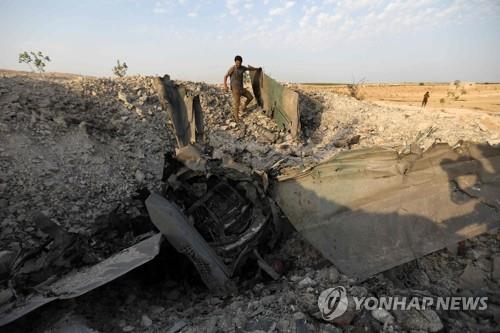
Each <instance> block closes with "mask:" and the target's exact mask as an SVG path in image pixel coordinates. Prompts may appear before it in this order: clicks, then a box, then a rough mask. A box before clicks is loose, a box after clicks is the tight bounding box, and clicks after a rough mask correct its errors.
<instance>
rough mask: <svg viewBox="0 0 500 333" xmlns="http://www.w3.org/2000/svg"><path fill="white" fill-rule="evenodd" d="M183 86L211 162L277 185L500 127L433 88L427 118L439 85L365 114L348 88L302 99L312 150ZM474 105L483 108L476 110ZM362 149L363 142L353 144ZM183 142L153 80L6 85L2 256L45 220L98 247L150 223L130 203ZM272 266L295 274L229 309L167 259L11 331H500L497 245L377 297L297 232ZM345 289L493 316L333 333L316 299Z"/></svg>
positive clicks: (485, 243)
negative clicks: (103, 227) (287, 172)
mask: <svg viewBox="0 0 500 333" xmlns="http://www.w3.org/2000/svg"><path fill="white" fill-rule="evenodd" d="M182 83H184V84H185V85H186V86H187V88H188V89H189V90H190V91H192V92H194V93H197V94H199V95H200V97H201V103H202V107H203V110H204V112H205V125H206V129H207V134H206V138H205V140H206V142H207V143H208V144H209V145H211V146H213V148H214V151H213V156H214V157H221V158H224V157H225V156H226V157H227V156H230V157H231V158H233V159H235V160H237V161H240V162H243V163H245V164H247V165H249V166H251V167H252V168H254V169H259V170H266V171H268V172H269V173H270V174H277V173H279V172H280V169H281V168H283V167H286V166H289V167H298V168H302V167H305V166H307V165H311V164H314V163H317V162H318V161H321V160H323V159H325V158H328V157H330V156H332V155H335V154H337V153H338V152H339V151H342V150H346V149H353V148H356V147H372V146H388V147H393V148H396V149H399V148H398V147H404V146H405V145H408V144H409V143H411V142H414V141H417V143H418V144H419V145H421V146H422V147H423V148H426V147H428V146H430V145H431V144H432V143H433V142H436V141H441V142H449V143H450V144H453V143H455V142H457V141H459V140H468V141H475V142H486V141H488V142H491V143H498V142H499V140H500V130H499V128H500V118H499V117H500V115H499V114H497V113H495V112H489V111H495V110H494V109H491V110H489V109H486V111H484V110H474V109H473V107H472V108H467V110H465V109H460V110H459V109H458V108H457V107H456V105H455V104H453V103H459V102H460V98H462V97H459V100H458V101H453V102H450V105H453V106H452V107H450V108H441V107H439V106H438V107H435V104H434V102H435V98H436V97H437V96H434V94H438V90H435V91H434V90H430V88H429V90H430V93H431V100H430V101H431V102H430V104H429V108H427V109H426V110H425V111H422V110H421V109H420V107H418V106H417V104H418V103H417V102H419V97H418V93H417V92H418V89H420V88H422V89H427V87H426V86H424V87H420V86H415V90H412V89H413V88H412V89H409V91H408V97H405V98H408V99H410V98H414V102H413V103H414V104H415V105H407V104H405V103H407V102H404V103H398V102H390V103H389V104H386V103H388V102H387V101H383V102H380V99H375V100H374V101H372V100H370V98H369V97H367V100H365V101H359V100H356V99H353V98H351V97H348V96H345V95H344V94H342V91H332V89H337V88H331V87H326V88H325V87H320V88H317V87H303V86H302V87H296V86H293V85H292V88H294V87H295V88H297V89H298V91H299V93H300V96H301V112H302V119H301V120H302V126H303V134H302V136H301V137H300V138H298V139H297V140H293V139H292V138H291V137H290V136H289V135H288V134H287V133H282V132H278V131H277V130H276V126H275V125H274V124H273V123H272V121H270V120H269V119H267V118H266V117H265V116H264V115H262V114H260V113H259V112H258V111H255V109H251V110H249V111H248V112H247V113H245V115H244V116H243V122H244V124H245V126H237V124H235V123H233V122H232V120H231V119H230V116H229V115H230V110H231V108H230V102H231V100H230V96H229V94H224V93H223V92H222V90H221V87H220V86H219V85H209V84H206V83H195V82H182ZM488 86H489V85H488ZM492 87H493V85H492ZM495 87H497V86H495ZM383 88H385V87H383ZM488 88H489V87H488ZM436 89H438V87H437V88H436ZM439 89H441V88H439ZM443 89H444V88H443ZM439 91H440V90H439ZM443 91H444V90H443ZM494 91H496V89H493V90H492V94H493V92H494ZM482 93H483V92H481V94H482ZM393 94H398V92H394V93H393ZM412 94H413V95H412ZM422 94H423V92H422ZM469 95H470V96H472V95H474V93H473V92H470V93H467V94H466V95H465V97H463V98H466V99H467V97H468V96H469ZM368 96H370V95H369V94H368ZM374 96H376V95H374ZM405 96H406V95H405ZM411 96H414V97H411ZM388 98H389V97H388ZM392 98H393V99H396V97H395V96H392ZM405 101H407V100H406V99H405ZM490 104H495V103H493V102H491V103H490ZM464 105H465V104H464ZM478 105H479V104H478ZM488 105H489V104H488ZM478 107H480V105H479V106H478ZM484 108H487V107H486V106H484ZM358 135H359V143H353V144H352V145H349V144H346V142H348V141H349V140H350V139H352V138H353V137H355V136H358ZM173 142H174V141H173V136H172V131H171V126H170V124H169V122H168V119H167V115H166V112H165V111H163V110H161V107H160V106H159V103H158V100H157V97H156V94H155V92H154V91H153V90H152V85H151V78H150V77H143V76H135V77H127V78H123V79H105V78H91V77H83V78H82V77H78V76H74V75H61V74H52V75H50V74H49V75H46V76H45V77H44V78H40V77H38V76H34V75H32V74H26V73H18V72H11V71H9V72H6V71H4V72H0V143H1V144H0V191H1V192H0V208H1V210H0V226H1V228H0V241H1V242H0V250H5V249H13V248H16V247H19V246H20V247H22V248H25V247H33V246H36V244H37V242H40V237H42V236H43V235H41V234H40V233H39V231H38V230H36V226H34V225H33V221H32V218H31V217H32V214H33V212H34V211H38V210H39V211H44V212H45V213H46V214H47V215H48V216H49V217H50V218H51V219H53V220H54V221H57V222H58V223H59V224H60V225H62V226H64V227H65V228H67V229H70V230H71V231H72V232H74V233H79V234H83V235H87V236H89V235H92V230H93V228H92V226H93V225H94V224H95V222H96V220H97V218H98V217H99V216H100V215H102V214H106V213H108V212H109V210H110V209H113V208H114V207H115V206H116V205H117V204H122V205H124V206H125V208H124V213H125V214H128V215H130V216H135V215H137V214H139V213H138V208H137V207H138V204H137V203H134V200H133V199H132V197H133V196H134V194H136V192H137V191H138V190H140V189H141V188H148V189H151V190H154V189H157V188H158V187H159V186H160V185H161V171H162V162H163V154H164V153H165V152H168V151H172V150H173V147H174V146H173ZM268 256H270V259H273V258H276V259H280V260H283V261H284V262H285V263H286V266H287V270H286V272H285V274H284V275H283V277H282V278H281V279H280V280H278V281H274V282H273V281H271V280H269V279H268V278H266V277H265V276H262V275H259V276H245V277H242V278H241V279H239V281H238V291H237V292H235V293H234V294H233V295H226V296H220V295H214V294H212V293H210V292H208V291H207V290H206V288H205V287H204V286H203V285H202V284H201V283H200V281H199V280H197V278H196V274H193V272H190V271H189V270H184V269H181V268H179V267H181V266H179V264H178V260H180V259H179V258H177V257H176V256H175V255H174V254H172V252H170V255H167V256H166V257H163V258H158V259H157V260H155V261H154V262H152V263H151V264H150V265H147V267H144V268H142V269H139V270H137V271H136V272H135V273H134V274H129V275H127V276H125V277H123V278H121V279H119V280H118V281H115V282H114V283H111V284H109V285H107V286H104V287H102V288H99V289H97V290H95V291H93V292H90V293H88V294H86V295H84V296H83V297H80V298H77V299H74V300H70V301H64V302H55V303H53V304H50V305H48V306H45V307H43V308H42V309H40V310H38V311H35V312H34V313H32V314H30V315H29V316H27V317H26V318H24V319H22V320H20V321H18V322H17V323H15V324H14V325H11V326H10V327H7V331H9V332H27V331H30V332H31V331H32V332H46V331H48V332H60V331H58V330H57V327H59V326H61V325H62V324H61V320H62V321H63V322H64V321H66V322H70V323H73V324H74V325H76V327H80V326H81V327H84V326H87V327H90V328H92V329H94V330H97V331H100V332H172V333H174V332H178V331H180V332H184V333H185V332H373V331H386V332H436V331H450V332H476V331H490V332H493V331H495V330H498V324H499V319H498V314H500V292H499V290H500V284H499V283H500V276H499V274H500V272H498V271H497V270H498V266H497V265H498V263H500V234H499V233H498V232H491V233H489V234H486V235H483V236H480V237H477V238H475V239H472V240H470V241H467V242H466V243H465V244H464V246H463V247H462V248H461V249H460V250H459V251H458V250H457V249H452V248H450V249H444V250H442V251H438V252H436V253H434V254H431V255H429V256H426V257H424V258H422V259H419V260H417V261H414V262H411V263H408V264H406V265H403V266H401V267H398V268H395V269H392V270H390V271H388V272H385V273H381V274H378V275H376V276H374V277H373V278H371V279H369V280H368V281H365V282H364V283H358V282H356V281H355V280H354V279H352V278H350V277H349V276H346V275H343V274H341V273H340V272H338V271H337V269H336V268H335V267H334V266H333V265H332V264H331V263H329V262H327V261H326V260H325V259H323V258H322V257H321V255H319V254H318V252H317V251H315V250H314V249H313V248H312V247H311V245H309V244H308V243H307V242H305V241H304V240H303V239H302V238H301V237H300V235H297V234H295V233H292V234H291V235H290V236H289V237H288V238H287V239H285V240H284V241H283V242H282V243H281V245H280V247H279V249H278V250H277V251H276V253H272V254H268ZM494 262H495V263H497V264H494ZM160 267H161V268H160ZM471 272H472V273H471ZM471 274H472V276H473V278H474V279H473V281H472V283H471V280H470V277H471ZM186 276H188V279H186ZM332 285H343V286H345V287H346V288H347V289H348V292H349V293H350V294H354V295H375V296H380V295H393V296H396V295H422V294H423V295H432V296H444V295H487V296H488V297H490V308H489V310H488V311H485V312H480V311H476V312H466V311H456V312H446V311H442V312H439V313H436V312H435V311H433V310H428V311H425V313H421V312H418V311H410V312H402V313H401V312H395V313H388V314H384V316H380V314H374V313H371V312H370V311H361V312H355V311H354V312H351V315H352V316H351V318H350V320H349V321H348V322H344V323H335V325H332V324H328V323H325V322H324V321H322V320H321V318H320V316H319V312H318V308H317V297H318V295H319V293H320V292H321V291H322V290H324V289H326V288H328V287H331V286H332ZM56 322H59V323H58V324H55V323H56ZM54 324H55V326H53V325H54ZM0 330H2V328H0Z"/></svg>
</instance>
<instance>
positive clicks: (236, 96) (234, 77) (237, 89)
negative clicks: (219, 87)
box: [224, 55, 259, 122]
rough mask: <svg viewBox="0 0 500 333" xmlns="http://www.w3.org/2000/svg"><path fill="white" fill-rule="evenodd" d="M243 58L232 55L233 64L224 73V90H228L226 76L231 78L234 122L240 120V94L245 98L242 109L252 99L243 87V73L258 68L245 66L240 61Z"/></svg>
mask: <svg viewBox="0 0 500 333" xmlns="http://www.w3.org/2000/svg"><path fill="white" fill-rule="evenodd" d="M242 62H243V58H241V56H239V55H237V56H236V57H234V65H233V66H231V68H229V70H228V71H227V73H226V75H224V91H226V92H227V91H228V87H227V78H228V77H230V78H231V93H232V95H233V117H234V120H235V121H236V122H239V121H240V117H239V111H240V99H241V96H244V97H245V98H246V101H245V105H244V106H243V110H242V111H244V110H245V109H246V107H247V106H248V104H250V102H251V101H252V99H253V96H252V94H251V93H250V92H249V91H248V90H247V89H245V88H243V73H245V72H246V71H256V70H258V69H259V68H253V67H251V66H248V67H245V66H243V65H242V64H241V63H242Z"/></svg>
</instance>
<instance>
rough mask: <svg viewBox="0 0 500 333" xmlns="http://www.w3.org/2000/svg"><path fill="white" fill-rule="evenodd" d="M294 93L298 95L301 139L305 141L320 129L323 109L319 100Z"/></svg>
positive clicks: (301, 93)
mask: <svg viewBox="0 0 500 333" xmlns="http://www.w3.org/2000/svg"><path fill="white" fill-rule="evenodd" d="M296 91H297V93H298V94H299V109H300V123H301V129H302V138H303V139H304V141H307V140H308V139H309V138H311V137H312V136H313V135H314V133H315V132H316V131H317V130H318V129H319V128H320V126H321V117H322V115H323V112H324V109H325V107H324V106H323V103H322V101H321V100H317V99H313V98H311V97H310V96H309V95H307V94H305V93H303V92H302V91H300V90H296Z"/></svg>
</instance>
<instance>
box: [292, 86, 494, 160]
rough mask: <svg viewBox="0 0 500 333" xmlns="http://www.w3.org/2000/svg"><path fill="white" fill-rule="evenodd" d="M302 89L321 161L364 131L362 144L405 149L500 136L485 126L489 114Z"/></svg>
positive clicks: (307, 124)
mask: <svg viewBox="0 0 500 333" xmlns="http://www.w3.org/2000/svg"><path fill="white" fill-rule="evenodd" d="M300 91H301V94H302V96H301V97H302V98H301V117H302V119H301V120H302V126H303V132H304V137H305V138H306V140H307V144H306V146H305V147H310V148H311V153H313V154H314V156H313V158H314V159H315V160H322V159H324V158H325V157H329V156H331V155H332V154H336V153H337V152H336V150H338V148H342V147H346V146H350V144H349V141H350V140H351V139H352V138H353V137H356V136H358V135H359V145H358V146H357V147H374V146H384V147H390V148H399V147H404V146H407V145H409V144H411V143H414V142H416V143H418V144H419V146H420V148H422V149H424V150H425V149H427V148H429V147H430V146H431V145H432V144H433V143H435V142H447V143H449V144H450V145H453V144H455V143H456V142H458V141H460V140H464V141H472V142H491V143H496V140H498V139H500V136H499V135H500V134H498V133H494V132H492V131H489V130H488V129H487V128H485V126H483V125H482V120H483V119H486V118H490V117H491V116H490V115H486V114H484V115H481V116H479V117H477V115H476V117H471V118H465V116H464V115H460V114H456V113H450V112H446V111H445V110H439V111H438V110H422V109H421V108H417V107H415V108H405V109H403V108H400V107H397V106H380V105H377V104H375V103H372V102H368V101H359V100H356V99H354V98H352V97H349V96H346V95H341V94H337V93H334V92H330V91H328V90H326V89H314V88H303V89H301V90H300ZM491 118H493V117H491Z"/></svg>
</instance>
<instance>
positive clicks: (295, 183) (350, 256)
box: [275, 145, 500, 331]
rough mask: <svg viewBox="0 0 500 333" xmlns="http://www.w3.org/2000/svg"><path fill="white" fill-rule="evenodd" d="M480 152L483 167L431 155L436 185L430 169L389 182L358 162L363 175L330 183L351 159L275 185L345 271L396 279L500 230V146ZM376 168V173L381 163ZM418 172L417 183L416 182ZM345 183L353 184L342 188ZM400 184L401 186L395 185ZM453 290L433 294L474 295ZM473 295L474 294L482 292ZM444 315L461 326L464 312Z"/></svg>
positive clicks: (301, 225)
mask: <svg viewBox="0 0 500 333" xmlns="http://www.w3.org/2000/svg"><path fill="white" fill-rule="evenodd" d="M474 147H477V152H476V155H475V156H476V157H477V156H481V157H483V158H484V159H482V162H480V161H478V160H476V159H471V158H468V157H458V158H455V157H454V156H453V154H444V155H440V156H441V157H443V158H442V159H440V160H437V161H436V160H433V157H434V156H433V155H432V153H429V155H430V156H427V157H428V159H427V161H426V162H424V164H425V163H428V165H434V166H435V167H436V169H435V170H441V171H440V172H441V173H442V178H439V177H436V179H434V178H433V173H434V170H432V169H431V170H429V169H427V170H426V169H423V170H422V169H420V170H418V167H416V169H417V170H412V169H411V168H410V169H409V170H407V171H405V176H404V177H407V179H405V178H403V181H402V182H401V180H396V181H395V182H391V179H390V178H391V177H390V176H387V175H385V174H384V171H385V169H384V167H380V165H378V167H379V168H378V169H377V170H376V171H377V174H373V173H372V174H367V173H366V172H364V171H362V170H364V169H363V168H361V167H359V166H358V165H356V164H355V163H353V165H354V167H352V168H353V169H357V168H360V170H361V172H360V173H359V174H358V175H356V171H353V170H351V171H352V172H351V173H349V172H347V173H346V174H345V175H344V176H342V175H339V176H338V177H337V178H335V176H332V178H329V176H331V175H332V174H335V172H337V171H338V170H339V169H337V168H342V167H340V165H341V164H342V163H345V164H344V166H345V167H346V168H349V163H350V162H352V161H348V159H346V161H345V162H342V161H341V162H339V164H338V165H328V164H326V165H322V166H321V167H317V169H313V170H312V172H311V173H310V174H306V175H300V176H298V177H297V178H292V179H291V180H290V179H289V180H284V181H283V183H284V184H285V185H280V184H277V188H276V189H275V197H276V199H277V203H278V205H279V206H280V207H281V209H282V210H283V212H284V213H285V215H286V216H287V217H288V218H289V219H290V221H291V222H292V224H293V225H294V226H295V227H296V229H297V230H298V232H299V233H301V234H302V235H303V236H304V238H305V239H306V240H307V241H308V242H309V243H310V244H311V245H312V246H314V247H315V248H316V249H317V250H319V252H320V253H321V254H322V255H323V256H324V257H325V258H327V259H329V260H330V261H331V262H332V263H334V264H335V265H336V267H337V268H338V269H339V270H340V271H341V272H343V273H345V274H346V275H348V276H349V277H355V278H358V281H359V280H360V281H365V280H367V279H369V278H371V277H374V276H375V274H378V273H380V272H386V273H387V274H388V277H390V278H394V277H395V276H396V275H395V274H390V273H391V268H394V267H396V266H399V265H402V264H404V263H410V262H412V261H413V260H415V259H418V258H421V257H423V256H425V255H427V254H430V253H432V252H435V251H438V250H440V249H443V248H445V247H446V246H449V245H452V244H456V243H458V242H459V241H462V240H464V239H468V238H472V237H475V236H478V235H480V234H482V233H485V232H486V231H488V230H491V229H495V228H498V227H499V226H500V203H499V201H498V198H499V197H500V178H499V174H500V147H497V148H493V147H490V146H488V145H474ZM465 149H466V150H467V148H465ZM424 154H425V153H424ZM448 156H450V157H448ZM424 157H425V155H424ZM377 158H378V159H379V162H380V159H381V157H376V158H375V161H376V160H377ZM370 166H371V167H372V168H374V169H376V166H375V164H372V165H370ZM420 166H421V165H420ZM392 167H393V168H394V166H392ZM334 169H335V170H334ZM367 169H368V168H367ZM412 172H414V173H415V174H416V177H412ZM419 172H421V173H420V174H418V173H419ZM370 176H373V178H372V177H370ZM393 178H396V177H393ZM343 180H345V181H346V183H349V184H348V186H346V187H343V186H342V184H340V185H338V184H337V182H340V183H341V182H342V181H343ZM380 182H390V184H389V185H387V186H385V185H382V186H381V188H384V186H385V189H386V190H387V191H385V192H382V193H381V192H380V191H378V192H377V190H374V187H375V186H380ZM398 183H399V184H401V183H403V185H401V186H398V185H395V186H394V187H391V184H392V185H394V184H398ZM377 184H379V185H377ZM397 186H398V187H399V188H398V187H397ZM280 187H281V188H280ZM358 194H360V196H358ZM334 198H335V199H334ZM350 204H351V205H350ZM388 270H389V271H388ZM489 273H490V272H485V274H486V275H487V274H489ZM429 282H430V283H431V284H433V283H438V282H440V281H429ZM395 283H396V284H400V283H401V284H403V283H404V282H403V281H395ZM332 287H333V286H332ZM402 287H403V288H404V285H403V286H402ZM484 287H487V285H486V284H485V285H484ZM451 288H452V287H451V286H450V289H449V290H448V291H449V295H442V294H438V295H434V296H451V295H457V293H459V294H462V295H468V291H465V290H460V289H451ZM437 290H439V289H437ZM470 291H472V293H473V294H474V293H477V292H478V291H479V290H470ZM485 292H486V294H487V295H488V294H489V295H490V296H491V295H494V294H495V293H496V292H495V291H494V290H492V289H490V290H489V289H486V290H485ZM389 296H395V295H389ZM490 299H492V298H491V297H490ZM479 312H481V311H478V312H477V313H476V312H471V313H472V315H473V316H476V317H478V318H482V319H484V317H487V319H490V320H493V317H492V316H491V313H483V314H481V313H479ZM440 315H442V316H444V317H445V318H455V319H458V320H460V314H459V312H454V311H450V312H443V313H441V312H440ZM490 323H492V322H491V321H490ZM491 325H492V324H491ZM497 325H500V323H497ZM361 326H362V325H361ZM496 327H498V326H496ZM380 328H381V327H379V329H380ZM478 328H480V327H479V326H477V327H472V328H471V329H472V330H473V331H475V330H476V329H478ZM481 328H484V327H481Z"/></svg>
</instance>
